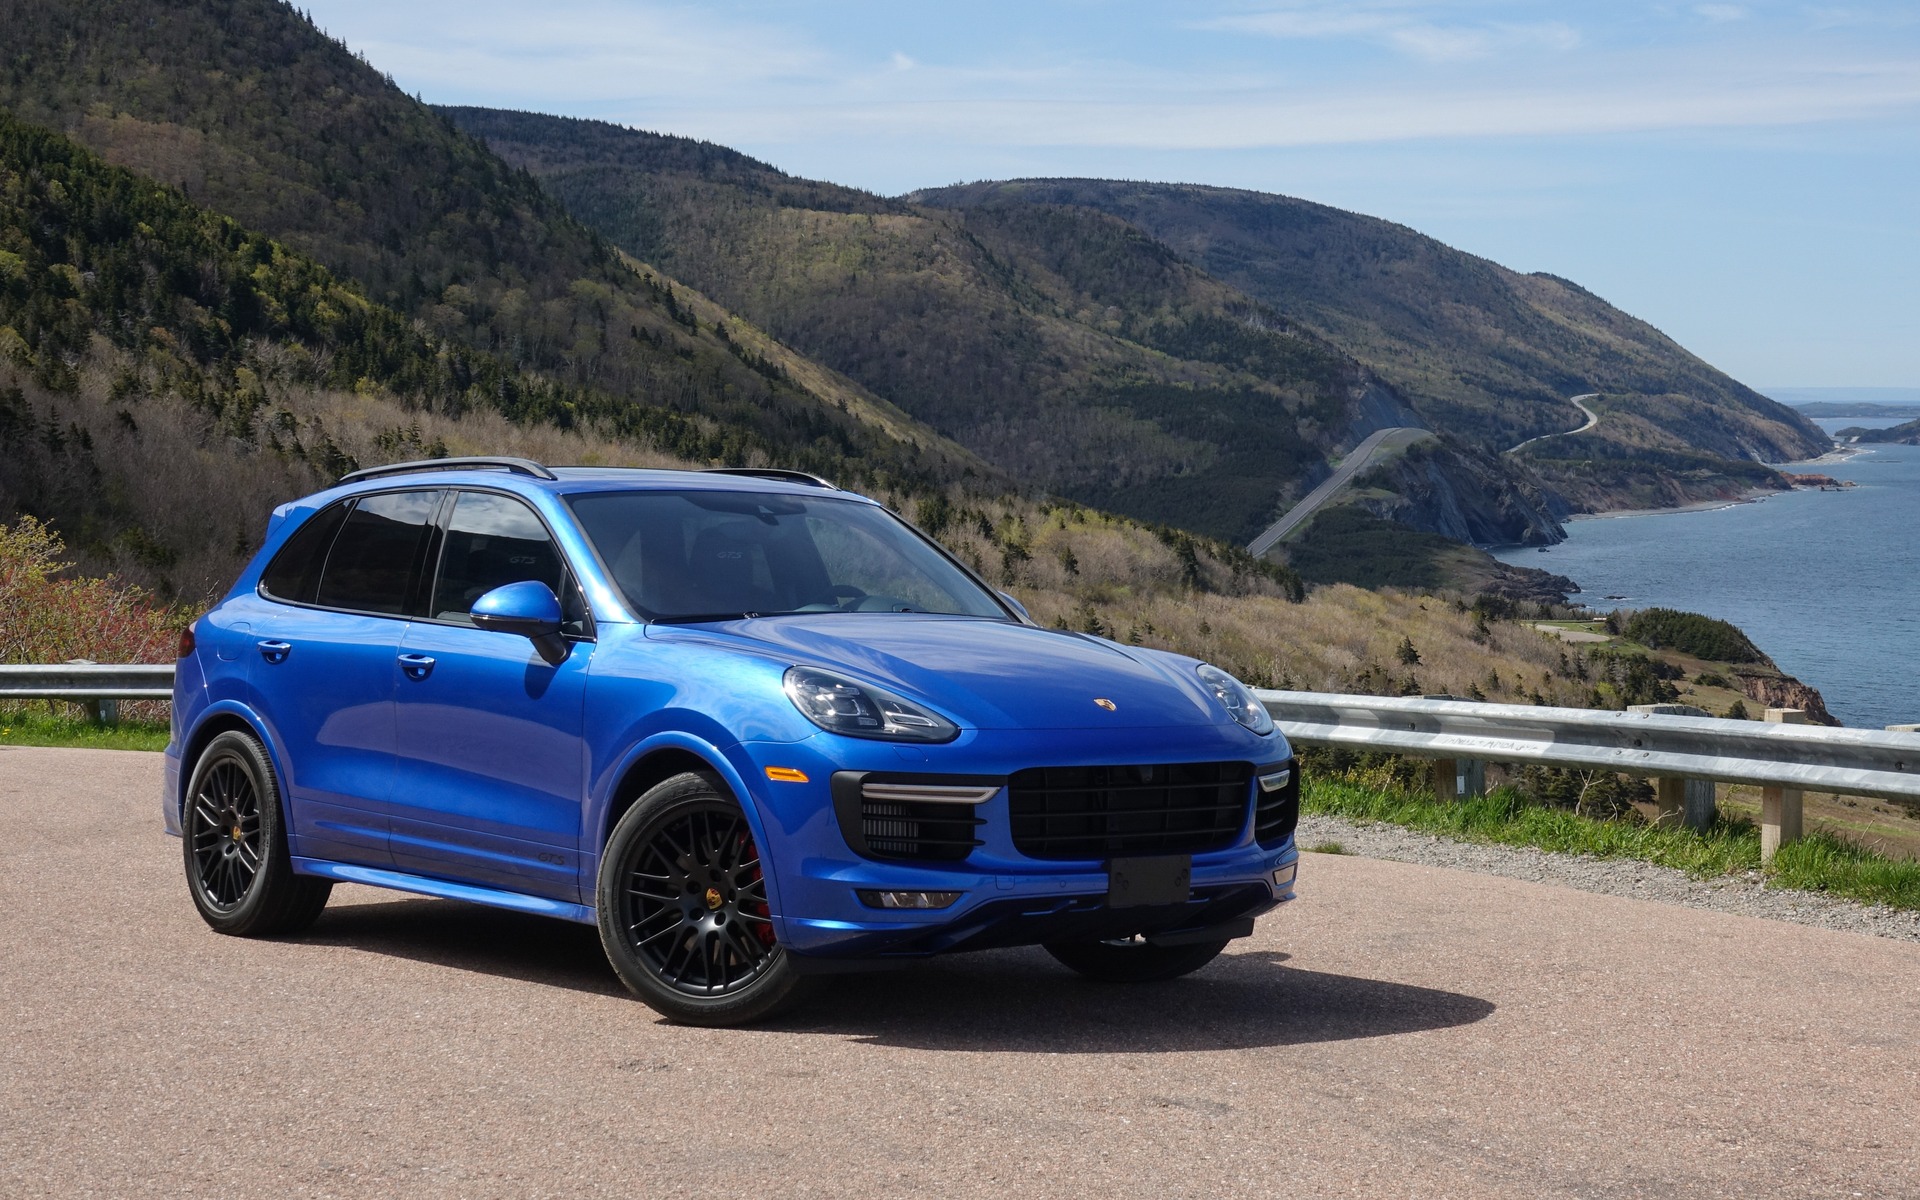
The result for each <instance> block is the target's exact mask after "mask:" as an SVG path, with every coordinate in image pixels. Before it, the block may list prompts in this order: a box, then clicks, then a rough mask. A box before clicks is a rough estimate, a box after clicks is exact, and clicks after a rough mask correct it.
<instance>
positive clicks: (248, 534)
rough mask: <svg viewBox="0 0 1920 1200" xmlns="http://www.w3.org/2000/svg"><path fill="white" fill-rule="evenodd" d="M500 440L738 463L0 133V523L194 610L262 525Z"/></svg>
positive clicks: (227, 222) (312, 267)
mask: <svg viewBox="0 0 1920 1200" xmlns="http://www.w3.org/2000/svg"><path fill="white" fill-rule="evenodd" d="M503 426H504V427H505V428H506V429H511V430H513V431H514V432H513V433H512V434H509V435H508V436H514V437H524V436H526V433H525V431H527V430H543V431H545V434H544V436H545V438H546V440H547V441H548V443H549V444H552V443H553V442H554V440H555V439H559V440H560V442H561V443H562V444H567V442H568V439H567V437H566V436H565V433H564V431H569V430H571V431H575V432H574V434H573V437H572V441H574V442H581V441H585V440H586V439H585V438H584V437H583V436H582V434H585V433H588V432H590V433H591V434H592V436H593V438H594V440H595V441H597V442H602V443H608V444H610V445H611V447H612V449H613V452H614V453H615V454H616V455H618V454H623V453H624V454H625V455H626V456H629V457H630V456H632V455H634V454H635V453H636V452H643V453H650V454H652V455H654V456H665V457H666V458H667V459H669V460H671V461H674V462H676V463H677V462H679V461H683V460H685V459H687V458H692V459H694V460H696V461H698V460H701V459H705V458H710V457H729V456H733V455H737V454H740V453H742V452H744V451H746V450H747V449H749V448H751V447H752V446H753V444H754V435H753V434H752V433H751V431H742V430H739V429H730V428H727V427H725V426H722V425H719V424H717V423H714V422H711V421H707V420H704V419H702V418H699V417H696V416H688V415H683V414H681V413H678V412H675V411H673V410H672V409H668V408H661V407H647V406H640V405H635V404H632V403H629V402H627V401H625V400H621V399H617V398H615V397H612V396H610V395H608V394H606V393H603V392H599V391H596V390H594V389H590V388H582V387H579V386H576V385H573V384H569V383H563V382H557V381H554V380H552V379H549V378H545V377H542V376H539V375H536V374H531V373H528V372H526V371H522V370H520V369H518V368H516V367H514V366H512V365H511V364H509V363H507V362H505V361H503V360H502V359H500V358H499V357H498V356H495V355H490V354H486V353H483V352H479V351H475V350H473V349H471V348H470V347H468V346H466V345H465V344H464V343H461V342H458V341H454V340H452V339H449V338H446V337H444V336H442V335H439V334H436V333H433V332H431V331H430V330H427V329H425V328H423V327H422V326H421V324H420V323H419V322H417V321H413V320H410V319H409V318H407V317H406V316H404V315H402V314H401V313H399V312H396V311H395V310H393V309H391V308H388V307H386V306H383V305H380V304H376V303H373V302H371V301H369V300H368V299H367V298H366V297H365V295H364V294H362V293H361V292H360V291H359V290H358V289H357V288H356V287H354V286H352V285H351V284H348V283H346V282H344V281H342V280H340V279H339V278H338V277H336V276H335V275H333V274H332V273H331V272H329V271H328V270H327V269H326V268H325V267H323V266H321V265H320V264H318V263H316V262H314V261H313V260H312V259H311V258H308V257H307V256H305V255H302V254H299V253H297V252H294V251H292V250H289V249H288V248H287V247H285V246H283V245H281V244H280V243H278V242H275V241H274V240H273V239H271V238H268V237H266V236H265V235H263V234H260V233H257V232H254V231H251V230H248V229H246V228H245V227H244V226H241V225H240V224H238V223H237V222H235V221H233V220H232V219H231V218H228V217H224V216H221V215H218V214H216V213H212V212H209V211H207V210H206V209H203V208H200V207H198V206H196V205H194V204H192V203H190V202H189V201H187V200H186V198H185V197H183V196H182V195H181V194H180V193H179V191H177V190H176V189H174V188H171V187H168V186H166V185H163V184H159V183H156V182H154V181H152V180H150V179H147V178H145V177H144V176H140V175H137V174H135V173H134V172H131V171H128V170H125V169H123V168H118V167H113V166H109V165H108V164H106V163H105V162H103V161H101V160H100V159H99V158H98V157H97V156H96V155H94V154H92V153H91V152H89V151H87V150H85V149H83V148H81V147H79V146H78V145H76V144H75V143H73V142H72V141H71V140H69V139H67V138H65V137H62V136H60V135H59V134H56V133H53V132H51V131H49V130H45V129H41V128H38V127H35V126H31V125H26V124H23V123H21V122H19V121H17V120H15V119H14V118H12V117H11V116H8V115H7V114H5V113H4V112H0V518H5V517H7V516H10V515H11V514H10V512H9V511H8V510H16V511H21V512H27V513H31V514H33V515H36V516H38V517H40V518H42V519H43V520H50V521H52V522H53V523H54V524H56V525H57V526H58V527H59V528H60V529H61V530H62V531H63V533H64V535H65V537H66V540H67V541H68V543H69V545H70V546H71V547H72V548H73V549H74V550H75V551H76V552H78V553H79V554H80V556H81V557H82V559H83V560H84V561H85V562H86V563H87V565H88V566H89V567H92V568H94V569H96V570H116V571H119V572H120V573H121V574H123V575H128V576H132V577H134V578H136V579H139V580H141V581H142V582H146V583H149V584H152V585H154V586H156V587H159V588H160V589H161V590H163V591H167V592H175V591H184V592H187V593H189V594H200V593H203V592H204V591H206V590H207V588H209V587H211V586H213V585H214V584H215V583H217V582H218V581H219V580H221V579H222V578H223V577H226V576H230V574H231V572H232V569H233V567H234V566H236V565H237V563H236V562H235V561H234V560H235V559H236V558H238V557H242V556H244V555H245V554H246V553H247V552H248V551H250V550H251V548H252V546H253V545H254V544H255V539H256V537H257V535H258V531H259V528H260V524H261V514H262V513H263V512H265V511H267V510H268V509H270V508H271V507H272V506H273V505H274V504H277V503H279V502H280V501H281V500H283V499H286V498H288V497H289V496H292V495H297V494H300V493H301V492H306V491H311V490H314V489H315V488H317V487H322V486H325V485H326V484H328V483H330V482H331V481H332V480H333V479H334V478H335V477H337V476H338V475H340V474H341V473H343V472H344V471H347V470H350V469H352V468H353V467H355V466H356V465H358V463H359V459H360V457H361V456H362V455H364V456H367V457H370V458H374V459H377V460H379V459H392V458H395V457H407V456H411V457H421V456H426V455H444V454H447V453H449V445H448V439H449V438H450V437H451V438H453V439H454V440H455V441H458V440H459V439H460V438H461V437H462V436H463V433H462V432H461V430H462V428H463V427H472V428H471V429H470V432H471V433H473V434H480V435H482V436H485V437H486V438H488V440H492V441H495V442H498V441H499V440H500V439H501V435H502V433H503V432H504V430H503V428H502V427H503ZM483 431H484V432H483ZM463 448H466V449H473V448H477V447H470V446H469V447H463ZM493 448H495V449H499V448H503V447H493ZM642 448H644V450H642ZM760 448H761V449H762V450H770V449H772V447H770V446H763V447H760ZM579 449H580V447H575V453H574V454H573V455H570V456H569V457H580V456H581V455H580V453H579ZM600 452H601V453H604V451H600ZM587 453H589V454H592V453H595V451H592V450H589V451H587ZM186 498H191V502H190V503H183V499H186Z"/></svg>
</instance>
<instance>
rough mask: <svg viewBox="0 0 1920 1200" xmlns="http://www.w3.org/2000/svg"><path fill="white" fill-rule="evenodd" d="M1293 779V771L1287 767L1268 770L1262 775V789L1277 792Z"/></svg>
mask: <svg viewBox="0 0 1920 1200" xmlns="http://www.w3.org/2000/svg"><path fill="white" fill-rule="evenodd" d="M1292 781H1293V772H1292V771H1291V770H1289V769H1288V768H1286V767H1282V768H1280V769H1279V770H1278V771H1268V772H1267V773H1265V774H1263V775H1262V776H1260V790H1261V791H1263V792H1277V791H1279V790H1280V789H1281V788H1283V787H1285V786H1287V784H1289V783H1291V782H1292Z"/></svg>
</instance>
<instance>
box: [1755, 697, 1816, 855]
mask: <svg viewBox="0 0 1920 1200" xmlns="http://www.w3.org/2000/svg"><path fill="white" fill-rule="evenodd" d="M1767 720H1769V721H1771V722H1773V723H1774V724H1776V725H1805V724H1806V723H1807V714H1806V712H1805V710H1803V709H1798V708H1770V709H1768V710H1767ZM1800 799H1801V797H1800V789H1799V788H1790V787H1775V786H1768V787H1764V788H1761V789H1760V861H1761V862H1762V863H1763V864H1764V863H1770V862H1772V861H1773V856H1774V855H1775V854H1778V853H1779V852H1780V847H1782V846H1785V845H1787V844H1788V843H1790V842H1797V841H1799V840H1800V838H1801V837H1802V835H1803V830H1802V821H1801V806H1800Z"/></svg>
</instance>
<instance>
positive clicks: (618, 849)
mask: <svg viewBox="0 0 1920 1200" xmlns="http://www.w3.org/2000/svg"><path fill="white" fill-rule="evenodd" d="M598 899H599V919H600V939H601V944H602V945H603V946H604V947H605V948H606V951H607V959H608V961H609V962H611V963H612V964H613V968H614V970H615V971H616V972H617V973H618V974H619V975H620V978H621V981H622V982H624V983H625V984H626V985H627V987H628V988H629V989H630V990H632V991H633V992H634V993H635V994H636V995H638V996H639V997H640V998H641V999H643V1000H645V1001H646V1002H647V1003H648V1004H650V1005H652V1006H653V1007H654V1008H655V1009H658V1010H659V1011H660V1012H661V1013H663V1014H665V1015H666V1016H668V1017H671V1018H673V1019H675V1020H679V1021H684V1022H687V1023H689V1024H699V1025H734V1024H740V1023H742V1022H745V1021H751V1020H757V1019H759V1018H761V1017H765V1016H768V1015H770V1014H771V1013H773V1012H775V1011H777V1010H778V1009H781V1008H785V1007H787V1006H788V1005H789V1004H791V1003H793V1002H795V1001H796V1000H798V999H799V998H800V995H801V992H802V991H803V990H804V987H803V985H804V984H805V983H806V982H807V981H806V980H805V979H803V978H802V977H800V976H799V975H798V974H797V973H796V972H795V971H794V969H793V966H792V963H791V961H790V960H789V958H788V957H787V955H786V953H785V952H784V951H783V950H782V949H781V947H780V945H779V942H778V940H777V939H776V938H775V936H774V930H773V913H772V909H771V907H770V905H769V904H768V900H767V881H766V877H765V876H764V875H763V874H762V872H761V865H760V851H759V848H758V847H757V846H756V845H755V844H754V840H753V832H752V830H751V829H750V828H749V827H748V825H747V819H746V815H745V814H744V813H743V812H741V810H740V806H739V805H738V804H736V803H735V802H734V801H733V799H732V797H730V796H728V795H727V794H726V793H725V791H724V790H722V788H721V786H720V784H719V782H718V781H717V780H714V779H710V778H708V777H706V776H704V775H698V774H692V773H689V774H685V775H678V776H675V777H674V778H672V779H669V780H667V781H666V782H665V783H662V784H660V785H659V786H658V787H655V788H654V789H652V790H651V791H649V792H648V793H647V794H646V795H645V796H643V797H641V798H640V800H639V801H638V802H637V803H635V804H634V806H633V807H632V808H631V809H629V810H628V811H627V813H626V815H625V816H623V817H622V818H621V820H620V822H619V824H618V825H617V826H616V827H615V829H614V833H613V836H612V838H611V839H609V841H608V845H607V852H606V854H605V855H604V856H603V857H602V859H601V868H600V887H599V896H598Z"/></svg>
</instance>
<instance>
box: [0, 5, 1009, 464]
mask: <svg viewBox="0 0 1920 1200" xmlns="http://www.w3.org/2000/svg"><path fill="white" fill-rule="evenodd" d="M0 30H4V31H5V35H6V36H5V41H6V53H5V56H4V60H3V61H0V108H5V109H10V110H12V112H13V113H14V114H15V115H16V116H17V117H19V118H20V119H22V120H25V121H28V122H31V123H34V124H37V125H44V126H48V127H51V128H54V129H57V130H60V131H63V132H66V133H68V134H69V135H71V136H72V137H73V138H75V139H76V140H78V141H80V142H82V143H83V144H85V145H87V146H89V147H91V148H92V149H94V150H95V151H97V152H98V153H100V154H101V155H102V156H103V157H105V158H106V159H107V160H108V161H110V162H113V163H116V164H119V165H122V166H127V167H130V168H133V169H134V170H136V171H138V172H140V173H141V174H143V175H145V176H148V177H150V178H153V179H157V180H160V181H162V182H166V183H170V184H174V185H176V186H178V187H179V188H181V189H182V191H183V192H184V193H185V195H186V196H187V197H188V198H190V199H191V200H193V201H194V202H195V203H197V204H200V205H203V206H205V207H206V208H209V209H211V210H213V211H215V212H218V213H221V214H223V215H226V216H230V217H232V218H234V219H236V220H237V221H239V222H240V223H241V224H242V225H243V226H246V227H248V228H251V229H254V230H258V231H260V232H261V233H263V234H266V235H268V236H270V237H273V238H274V239H276V240H278V241H280V242H282V243H283V244H285V245H286V246H287V247H289V248H290V249H292V250H295V251H299V252H301V253H303V254H305V255H307V256H309V257H311V258H312V259H313V260H315V261H317V262H318V263H320V264H321V265H323V266H325V267H326V268H327V269H329V270H330V271H332V272H333V273H334V274H335V275H337V276H339V277H341V278H343V279H345V280H347V281H349V282H350V283H351V284H352V285H354V286H355V287H356V288H357V289H359V290H360V291H361V292H362V294H364V295H365V296H366V297H367V298H368V299H369V300H371V301H374V302H376V303H378V304H382V305H386V306H388V307H389V308H391V309H393V310H394V311H396V312H398V313H400V314H403V315H404V316H406V317H407V318H409V319H411V320H415V321H418V322H420V323H421V325H422V326H423V328H424V329H425V330H426V332H428V333H429V334H431V335H433V336H434V337H436V338H438V339H441V340H443V341H445V342H447V343H452V344H460V345H464V346H466V347H468V348H469V349H472V350H474V351H477V352H481V353H484V354H486V355H490V356H492V358H493V359H494V360H496V361H498V362H499V363H501V364H503V365H504V366H506V367H509V368H512V369H515V370H521V371H527V372H532V373H536V374H538V375H539V376H541V377H542V378H545V379H549V380H552V381H553V384H554V386H558V387H565V388H572V389H576V390H578V389H590V390H592V391H594V392H595V393H597V394H599V395H601V396H603V397H614V398H619V399H622V400H626V401H629V402H632V403H634V404H638V405H641V406H645V407H649V408H664V409H671V410H673V411H674V412H677V413H680V414H682V415H691V414H698V416H699V418H700V420H701V421H702V422H705V423H708V424H709V425H710V426H711V428H713V429H717V430H724V431H727V432H728V433H730V434H733V435H736V436H735V440H733V441H732V442H729V443H728V444H727V446H726V448H725V449H724V450H722V451H721V452H720V453H721V454H722V456H725V457H729V458H738V457H740V456H741V455H742V454H743V453H746V452H748V450H749V447H751V446H754V445H769V446H777V447H779V448H780V452H781V454H782V456H783V460H788V461H791V460H796V459H802V458H813V459H814V460H816V461H822V462H825V461H829V460H830V461H832V462H835V463H840V464H847V463H854V462H858V463H860V464H863V465H866V466H870V467H871V468H874V469H883V470H896V471H901V472H907V473H912V474H918V475H922V476H926V477H939V476H943V475H951V474H955V473H959V472H963V471H965V470H967V469H969V468H973V469H978V466H979V464H978V460H977V459H973V458H972V457H971V456H970V455H967V454H966V453H965V452H962V451H959V450H958V449H957V448H955V447H952V446H950V445H945V444H942V443H941V442H940V440H939V439H938V438H937V437H935V436H934V435H932V434H931V433H930V432H928V431H925V430H923V429H917V428H915V427H914V426H913V423H912V422H911V421H909V420H907V419H906V418H905V417H904V415H903V414H900V413H898V412H897V411H896V410H892V409H891V408H890V407H889V406H887V405H885V404H884V402H881V401H879V400H878V399H877V398H875V397H873V396H871V395H870V394H867V393H865V392H863V391H862V390H861V389H859V388H857V387H852V386H849V385H846V384H845V381H840V382H841V386H840V388H839V389H838V391H837V393H835V392H832V391H831V390H830V391H829V394H821V393H818V392H816V391H814V390H812V389H811V388H809V387H808V386H806V385H804V384H803V383H801V382H798V381H796V378H795V376H794V374H793V373H792V372H789V371H787V370H785V369H784V368H783V366H782V365H781V364H780V363H779V362H777V361H772V360H771V359H770V358H769V357H768V356H767V355H766V354H763V353H758V352H755V351H753V350H752V349H751V348H749V347H746V346H743V345H741V344H740V339H739V338H737V337H735V336H733V335H734V332H735V330H733V329H731V328H730V327H729V326H730V322H728V321H726V320H724V319H723V320H721V321H719V322H717V323H715V324H712V325H702V324H701V323H700V322H699V321H698V320H696V319H695V318H693V317H692V316H691V315H690V313H689V312H688V309H687V305H686V304H685V303H684V300H685V297H684V296H683V295H681V294H679V293H677V292H676V289H675V286H674V284H673V281H671V280H666V279H662V278H660V277H658V276H649V274H648V273H644V272H640V271H637V270H635V269H634V267H633V265H632V264H630V263H629V262H627V261H625V260H624V259H623V257H622V256H621V255H620V254H619V253H618V252H617V251H616V250H615V248H613V247H612V246H609V245H608V244H607V243H606V242H605V241H604V240H602V239H601V238H599V237H597V236H596V235H594V234H593V233H592V232H590V231H589V230H587V229H585V228H584V227H582V226H581V225H580V224H578V223H577V222H575V221H574V220H573V219H572V218H570V217H569V216H567V214H566V213H565V212H564V211H563V210H562V209H561V207H560V206H559V205H558V204H556V203H555V202H554V201H553V200H552V199H550V198H549V197H548V196H547V195H546V194H545V193H544V192H542V191H541V189H540V188H539V187H538V186H537V185H536V184H535V183H534V182H533V181H532V180H530V179H529V178H528V177H527V176H525V175H524V174H522V173H520V172H517V171H514V170H513V169H511V168H510V167H508V166H507V165H506V164H505V163H502V162H501V161H500V160H499V159H498V158H497V157H496V156H494V155H493V154H491V153H489V152H488V151H487V149H486V148H485V147H484V146H482V145H481V144H480V143H478V142H477V141H475V140H474V139H472V138H469V137H467V136H465V135H463V134H462V133H460V132H459V131H458V130H456V129H454V128H453V127H452V126H450V125H449V124H448V123H447V122H445V121H444V120H443V119H441V118H440V117H438V116H436V115H435V114H434V113H433V112H432V111H431V110H430V109H428V108H427V107H426V106H425V105H423V104H421V103H420V102H419V101H417V100H415V99H413V98H411V97H409V96H407V95H405V94H404V93H402V92H401V91H400V90H399V89H398V88H397V87H395V86H394V85H393V83H392V81H391V80H389V79H387V78H385V77H384V76H382V75H380V74H379V73H378V72H377V71H375V70H374V69H373V68H372V67H370V66H368V65H367V64H366V63H365V62H363V61H361V60H360V59H358V58H357V57H355V56H354V55H353V54H351V53H349V52H348V51H347V50H346V48H345V47H343V46H341V45H340V44H339V43H337V42H335V41H333V40H331V39H329V38H327V37H326V36H325V35H323V34H322V33H321V32H320V31H319V30H317V29H315V28H314V27H313V25H312V24H311V23H310V22H309V21H307V20H306V19H305V18H304V17H302V16H301V15H300V14H299V13H298V12H296V11H295V10H294V9H292V8H290V7H289V6H287V5H285V4H282V3H279V2H278V0H190V2H188V3H180V4H172V3H160V2H159V0H87V2H84V3H83V2H80V0H0ZM749 340H753V339H752V336H751V334H749ZM688 449H691V448H690V447H688ZM796 465H797V464H796ZM841 473H843V474H844V473H845V468H844V467H843V469H842V472H841Z"/></svg>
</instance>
